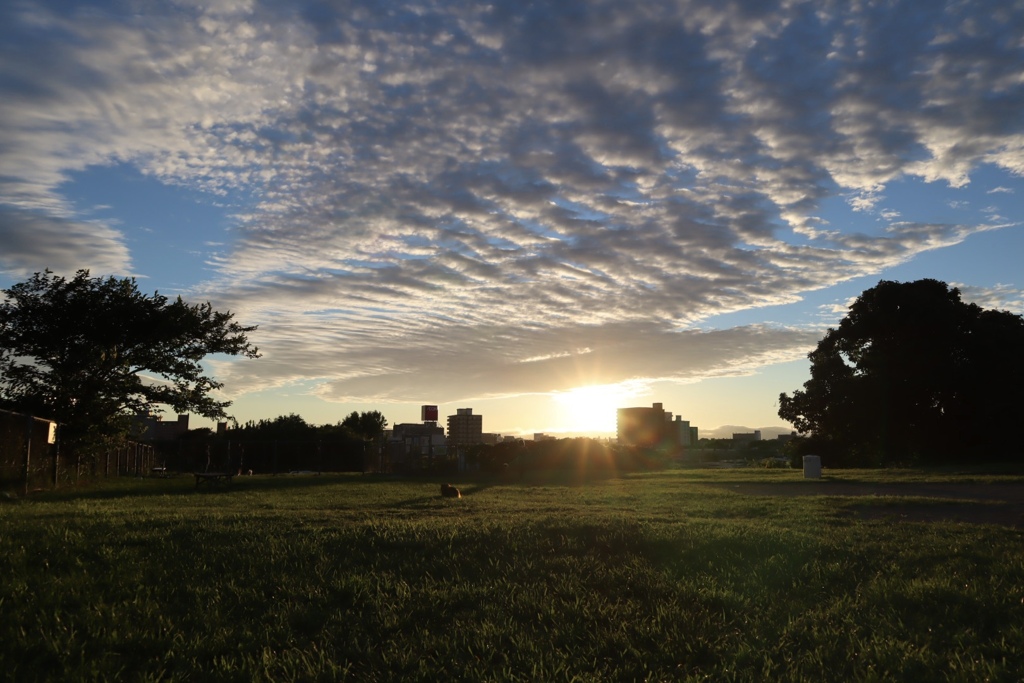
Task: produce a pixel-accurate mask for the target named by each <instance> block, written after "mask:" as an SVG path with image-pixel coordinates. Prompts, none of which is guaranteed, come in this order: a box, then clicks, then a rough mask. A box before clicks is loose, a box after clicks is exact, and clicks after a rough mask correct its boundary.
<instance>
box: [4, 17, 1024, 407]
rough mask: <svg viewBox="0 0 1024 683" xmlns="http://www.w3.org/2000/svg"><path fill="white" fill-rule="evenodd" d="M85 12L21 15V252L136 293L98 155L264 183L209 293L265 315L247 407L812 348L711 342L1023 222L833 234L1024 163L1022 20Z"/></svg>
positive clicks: (782, 341) (752, 339) (23, 263)
mask: <svg viewBox="0 0 1024 683" xmlns="http://www.w3.org/2000/svg"><path fill="white" fill-rule="evenodd" d="M65 7H66V6H65V5H64V4H63V3H61V4H60V5H58V4H48V3H45V2H26V3H9V4H7V5H6V6H5V8H4V9H2V10H0V24H2V25H3V26H6V27H7V28H5V29H2V31H3V34H2V36H0V37H2V38H3V41H2V44H3V45H4V47H3V48H2V49H3V51H4V52H3V55H4V59H3V60H0V64H3V66H2V67H0V87H2V95H3V96H2V97H0V137H2V140H3V141H4V142H3V145H2V146H0V202H2V206H0V234H2V235H4V236H5V238H6V240H9V241H8V242H7V243H8V244H10V245H15V246H14V247H13V248H10V249H7V250H5V251H4V253H3V254H2V255H0V261H2V263H0V264H2V265H3V266H4V267H5V268H7V269H9V270H11V271H12V272H24V271H30V270H32V269H39V268H41V267H46V266H48V265H49V266H57V267H68V268H70V267H71V266H72V264H73V263H84V264H90V265H92V266H93V268H94V269H95V270H98V271H110V272H129V269H130V268H131V267H132V259H131V255H130V253H129V252H128V250H127V248H126V247H125V245H124V240H123V238H122V237H121V236H120V235H119V233H117V232H116V231H114V230H112V229H110V228H109V227H105V226H103V225H100V224H95V223H87V222H83V221H81V220H76V219H75V217H74V216H73V215H72V212H71V210H70V208H69V207H68V205H67V203H66V200H65V198H64V197H63V196H62V195H61V193H60V186H61V183H62V182H63V181H64V180H65V179H66V178H67V177H68V173H69V172H71V171H75V170H81V169H84V168H87V167H88V166H90V165H93V164H107V163H114V162H128V163H131V164H134V165H135V166H136V167H137V168H139V169H140V170H141V171H143V172H144V173H147V174H151V175H153V176H156V177H158V178H159V179H161V180H162V181H164V182H167V183H174V184H183V185H188V186H193V187H199V188H203V189H205V190H207V191H209V192H213V193H218V192H220V193H223V192H228V191H230V190H231V189H233V188H244V189H246V190H247V191H251V192H253V193H254V194H255V195H256V196H257V197H258V199H257V200H256V201H254V202H253V203H252V205H251V206H249V207H248V209H247V210H246V211H245V212H244V215H241V216H240V217H239V218H238V222H239V227H238V229H237V233H236V240H235V241H234V243H233V244H232V245H231V248H230V249H225V250H223V251H221V252H220V254H219V255H218V256H217V257H215V260H214V261H213V263H212V265H213V266H214V267H215V268H216V271H217V273H218V275H217V277H216V278H215V279H214V281H211V282H207V283H204V284H203V285H201V286H197V289H196V293H197V294H199V295H202V296H212V297H213V298H215V299H216V300H218V301H221V302H223V303H224V305H228V306H230V307H231V308H232V309H234V310H236V311H239V312H240V313H244V315H245V317H246V319H247V320H257V321H261V331H260V336H261V347H262V348H264V349H265V350H266V352H267V354H266V357H265V359H264V360H263V361H261V362H260V364H259V368H255V367H245V368H242V367H235V366H231V365H228V366H225V367H224V368H223V369H222V372H223V374H224V376H225V377H226V378H227V379H228V381H229V382H231V383H232V385H233V386H236V387H238V388H239V389H240V390H241V389H246V390H249V389H257V388H260V387H266V386H274V385H280V384H284V383H287V382H292V381H300V380H303V379H309V378H320V379H322V381H323V384H322V386H321V388H320V393H321V395H322V396H324V397H326V398H329V399H331V400H361V399H367V398H373V399H380V400H396V401H399V400H416V399H415V398H414V397H419V396H423V395H427V394H431V395H441V394H443V395H444V396H450V397H452V398H453V400H454V399H458V398H463V397H482V396H492V395H498V394H502V393H529V392H536V391H555V390H564V389H566V388H569V387H571V386H572V382H573V381H580V380H581V379H585V378H592V381H604V382H608V381H620V380H626V379H631V378H658V377H671V378H676V379H678V380H680V381H686V380H692V379H695V378H699V377H701V376H713V375H715V374H720V373H727V372H743V371H744V368H748V367H751V365H752V364H756V363H767V362H773V361H778V360H789V359H792V358H794V357H798V356H799V355H802V354H803V353H805V352H806V349H807V347H808V346H809V345H810V344H812V343H813V340H812V337H813V336H814V334H815V333H813V332H808V331H804V330H795V329H772V328H762V327H742V328H736V329H730V330H722V331H717V332H711V333H708V332H700V333H698V332H694V331H692V329H690V328H691V326H692V325H693V324H694V323H697V322H699V321H702V320H706V319H708V318H709V317H711V316H714V315H717V314H722V313H729V312H735V311H741V310H746V309H751V308H756V307H762V306H769V305H775V304H781V303H791V302H794V301H797V300H799V299H800V298H801V297H802V296H803V295H804V294H806V293H807V292H810V291H813V290H818V289H822V288H825V287H828V286H831V285H833V284H835V283H837V282H841V281H844V280H849V279H853V278H856V277H859V276H863V275H865V274H873V273H878V272H881V271H882V270H883V269H885V268H887V267H891V266H893V265H896V264H899V263H903V262H906V261H907V260H909V259H911V258H913V257H914V256H915V255H917V254H920V253H922V252H925V251H930V250H935V249H938V248H941V247H944V246H949V245H952V244H956V243H958V242H960V241H963V240H964V239H966V238H967V237H969V236H970V235H972V234H974V233H977V232H981V231H985V230H991V229H996V228H999V227H1005V225H1006V224H1005V222H1004V223H1000V224H998V225H995V224H991V223H990V222H985V221H982V220H979V221H978V222H976V223H962V222H957V223H949V224H940V223H936V222H935V221H934V220H925V219H921V220H917V219H916V218H915V217H914V216H909V215H906V214H905V213H903V212H887V213H883V214H882V220H884V221H885V225H886V229H885V230H884V231H883V232H881V233H879V232H878V231H877V230H874V229H868V228H866V227H865V225H864V222H863V220H862V219H861V218H858V217H856V214H854V213H850V214H849V216H850V218H849V221H848V223H845V224H835V223H832V224H828V225H825V224H824V223H823V222H822V221H821V219H820V218H819V215H818V214H819V213H820V209H821V207H822V205H823V203H824V202H825V201H826V200H828V199H830V198H834V197H843V196H846V197H849V198H850V202H851V204H852V205H855V206H857V207H859V208H861V209H864V211H865V213H871V212H872V211H873V207H874V206H875V205H876V203H877V202H878V200H879V197H881V194H880V193H881V191H882V190H883V189H884V188H885V187H886V186H887V185H889V184H891V183H894V182H896V181H899V180H901V179H906V178H916V179H920V180H925V181H939V182H943V183H947V184H949V185H951V186H954V187H959V186H964V185H965V184H967V183H969V182H970V176H971V172H972V170H973V169H975V168H977V167H978V166H979V165H981V164H988V165H992V166H995V167H999V168H1002V169H1004V170H1006V171H1008V172H1011V173H1018V174H1019V173H1022V172H1024V124H1022V121H1024V118H1022V116H1021V114H1022V109H1024V107H1022V104H1024V83H1022V81H1021V79H1020V64H1021V63H1022V61H1024V47H1022V45H1021V43H1020V41H1019V35H1020V32H1021V29H1022V23H1024V22H1022V14H1024V13H1021V12H1020V11H1019V10H1015V9H1013V8H1011V7H1008V6H1007V5H1006V3H1003V2H994V1H993V2H984V1H981V2H975V3H952V2H950V3H938V2H937V3H922V2H895V3H885V4H884V5H883V4H873V3H818V2H777V3H772V2H753V1H750V2H745V1H739V0H737V1H734V2H730V3H720V2H703V1H698V0H693V1H684V2H667V1H666V2H647V3H642V4H640V5H637V4H636V3H628V2H599V1H598V2H594V1H587V2H583V1H582V0H566V1H565V2H559V3H549V4H528V5H523V4H522V3H520V2H510V1H498V2H493V3H488V4H480V3H473V2H443V3H441V2H425V3H415V4H413V3H408V4H406V3H398V2H394V3H391V2H384V3H381V2H368V1H367V2H360V1H351V2H336V3H331V2H297V3H270V2H256V1H246V0H237V1H235V0H224V1H222V2H212V3H190V2H182V3H176V4H167V5H163V6H161V9H159V10H154V9H152V8H150V7H149V6H148V5H146V6H145V9H144V10H140V9H139V8H137V7H135V6H134V5H133V4H132V3H127V2H126V3H120V2H118V3H106V4H100V5H84V4H83V5H78V6H75V7H74V8H72V9H71V10H70V11H68V10H66V9H65ZM140 7H142V6H140ZM1014 36H1018V38H1017V39H1014ZM1008 189H1009V188H1004V187H997V188H993V189H992V190H991V192H993V193H998V194H999V195H1000V196H1002V195H1004V194H1009V192H1008ZM872 220H874V216H873V217H872ZM40 230H42V234H54V235H56V234H63V235H66V236H67V238H68V239H67V240H66V241H65V242H64V243H63V246H61V247H60V248H59V249H58V248H55V247H54V246H53V245H52V244H48V243H46V242H47V241H44V240H39V239H37V238H36V237H34V236H37V235H39V234H40V232H39V231H40ZM55 243H56V242H55ZM135 267H136V269H140V270H144V266H140V265H136V266H135ZM578 349H590V352H589V353H585V354H580V353H577V350H578ZM531 358H534V359H538V358H539V359H545V360H535V361H534V362H530V363H524V362H523V361H525V360H528V359H531Z"/></svg>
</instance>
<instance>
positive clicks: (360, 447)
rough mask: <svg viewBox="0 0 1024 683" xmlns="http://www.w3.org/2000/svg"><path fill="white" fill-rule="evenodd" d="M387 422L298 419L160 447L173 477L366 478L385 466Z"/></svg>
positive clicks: (203, 431) (196, 433)
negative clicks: (351, 475)
mask: <svg viewBox="0 0 1024 683" xmlns="http://www.w3.org/2000/svg"><path fill="white" fill-rule="evenodd" d="M386 425H387V420H385V419H384V416H383V415H381V414H380V413H379V412H377V411H370V412H365V413H356V412H353V413H351V414H350V415H349V416H348V417H346V418H345V419H344V420H342V421H340V422H338V423H336V424H326V425H312V424H309V423H308V422H306V421H305V420H304V419H303V418H302V417H301V416H299V415H295V414H289V415H281V416H279V417H276V418H273V419H263V420H259V421H249V422H246V423H244V424H242V425H240V426H238V427H236V428H235V429H228V430H224V431H222V432H219V433H215V432H214V431H213V430H211V429H208V428H200V429H193V430H190V431H189V432H187V433H186V434H184V435H182V436H181V437H179V438H178V439H174V440H166V441H162V442H160V443H159V454H160V457H161V458H162V459H163V465H164V466H165V467H167V469H168V470H170V471H172V472H204V471H209V472H214V471H216V472H231V473H238V472H242V473H248V472H249V471H250V470H251V471H252V472H253V473H259V474H275V473H279V472H292V471H313V472H365V471H376V470H377V469H378V468H379V466H380V459H379V453H380V446H381V437H382V436H383V433H384V428H385V427H386Z"/></svg>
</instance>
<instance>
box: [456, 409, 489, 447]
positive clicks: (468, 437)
mask: <svg viewBox="0 0 1024 683" xmlns="http://www.w3.org/2000/svg"><path fill="white" fill-rule="evenodd" d="M483 433H484V416H483V415H474V414H473V409H472V408H459V409H457V410H456V411H455V415H449V416H448V447H449V448H452V447H455V448H458V447H459V446H473V445H476V444H478V443H483Z"/></svg>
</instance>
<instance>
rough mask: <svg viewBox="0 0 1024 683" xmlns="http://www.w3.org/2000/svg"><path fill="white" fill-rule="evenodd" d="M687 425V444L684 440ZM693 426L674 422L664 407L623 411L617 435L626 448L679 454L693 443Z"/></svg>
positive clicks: (620, 409)
mask: <svg viewBox="0 0 1024 683" xmlns="http://www.w3.org/2000/svg"><path fill="white" fill-rule="evenodd" d="M684 424H685V425H686V433H687V438H686V439H685V440H684V439H683V438H682V429H683V425H684ZM689 425H690V423H689V422H685V421H683V420H680V419H679V418H676V420H673V419H672V413H668V412H665V408H664V407H663V406H662V404H660V403H655V404H653V405H652V406H651V407H650V408H619V410H618V421H617V423H616V433H617V435H618V439H619V443H620V444H622V445H623V446H634V447H636V448H657V449H660V450H667V451H677V450H679V448H680V446H682V445H683V444H684V443H688V442H689V433H690V426H689Z"/></svg>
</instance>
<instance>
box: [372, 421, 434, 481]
mask: <svg viewBox="0 0 1024 683" xmlns="http://www.w3.org/2000/svg"><path fill="white" fill-rule="evenodd" d="M384 453H385V455H386V458H387V467H388V468H389V469H392V470H398V471H400V470H404V469H413V470H415V469H419V468H420V467H421V466H422V465H423V464H424V460H426V462H428V463H429V462H430V461H432V460H433V459H435V458H443V457H445V456H446V453H447V449H446V448H445V439H444V428H443V427H438V426H437V423H435V422H425V423H423V424H420V423H418V422H411V423H403V424H397V425H395V426H394V427H393V428H392V429H389V430H386V431H385V445H384Z"/></svg>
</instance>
